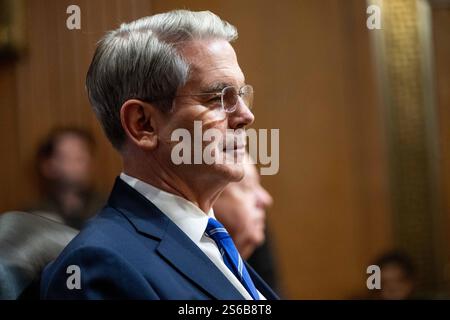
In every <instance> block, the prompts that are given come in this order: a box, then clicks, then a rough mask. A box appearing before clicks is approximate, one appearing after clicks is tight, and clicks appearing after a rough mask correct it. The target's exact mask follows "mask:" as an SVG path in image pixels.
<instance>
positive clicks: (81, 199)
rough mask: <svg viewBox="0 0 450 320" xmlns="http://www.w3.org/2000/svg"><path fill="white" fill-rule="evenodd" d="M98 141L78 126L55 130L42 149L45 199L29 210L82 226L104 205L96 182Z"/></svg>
mask: <svg viewBox="0 0 450 320" xmlns="http://www.w3.org/2000/svg"><path fill="white" fill-rule="evenodd" d="M94 152H95V142H94V139H93V137H92V136H91V135H90V133H89V132H87V131H85V130H83V129H80V128H74V127H64V128H56V129H54V130H53V131H52V132H51V133H50V134H49V135H48V137H47V138H46V139H45V141H44V142H43V143H42V144H41V145H40V147H39V148H38V152H37V155H36V165H37V172H38V175H39V186H40V193H41V198H40V200H39V202H38V203H37V204H35V205H33V206H32V208H30V209H29V210H27V211H32V212H34V213H37V214H40V215H42V216H45V217H48V218H50V219H53V220H56V221H60V222H62V223H65V224H67V225H69V226H71V227H73V228H76V229H80V228H81V227H82V226H83V224H84V222H85V221H86V220H87V219H89V218H90V217H92V216H93V215H94V214H95V213H96V212H97V211H98V210H99V209H100V208H101V207H102V206H103V204H104V200H105V199H104V198H103V197H102V196H100V195H99V194H98V193H97V192H96V191H95V189H94V187H93V184H92V178H91V177H92V163H93V157H94Z"/></svg>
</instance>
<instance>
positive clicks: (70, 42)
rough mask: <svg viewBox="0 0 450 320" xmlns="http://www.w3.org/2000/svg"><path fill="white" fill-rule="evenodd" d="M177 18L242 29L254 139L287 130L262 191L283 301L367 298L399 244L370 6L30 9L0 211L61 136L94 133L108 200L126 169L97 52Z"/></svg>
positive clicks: (4, 116) (156, 2)
mask: <svg viewBox="0 0 450 320" xmlns="http://www.w3.org/2000/svg"><path fill="white" fill-rule="evenodd" d="M70 4H78V5H79V6H80V7H81V14H82V29H81V30H76V31H69V30H67V29H66V28H65V19H66V17H67V14H66V13H65V11H66V8H67V6H68V5H70ZM173 8H190V9H195V10H197V9H209V10H211V11H214V12H215V13H217V14H219V15H220V16H221V17H223V18H225V19H227V20H229V21H230V22H231V23H233V24H234V25H236V26H237V27H238V29H239V33H240V37H239V40H238V41H237V42H236V44H235V47H236V50H237V52H238V57H239V60H240V64H241V67H242V69H243V70H244V72H245V74H246V77H247V82H248V83H251V84H253V86H254V87H255V93H256V101H255V105H256V106H255V115H256V119H257V120H256V122H255V125H254V127H256V128H267V129H271V128H279V129H280V152H281V155H280V171H279V173H278V174H277V175H275V176H266V177H263V183H264V184H265V185H266V187H267V188H268V189H269V191H270V192H271V193H272V194H273V196H274V198H275V205H274V207H273V208H272V209H271V210H270V212H269V223H270V227H271V229H272V231H273V234H274V240H275V245H276V248H277V255H278V257H279V262H280V267H281V271H282V274H283V280H284V285H285V288H286V293H287V296H288V297H290V298H345V297H349V296H351V295H353V294H355V293H356V292H359V291H361V290H363V289H364V288H365V279H366V274H365V269H366V267H367V265H368V264H369V262H370V261H371V259H372V258H373V257H374V256H375V255H376V254H378V253H379V252H381V251H383V250H384V249H385V248H388V247H389V246H390V245H391V242H392V240H391V231H390V219H389V211H388V198H387V195H388V190H387V170H386V156H385V143H384V137H383V132H384V131H383V127H382V122H381V119H382V117H381V115H380V110H381V107H380V106H379V99H378V94H377V88H376V85H375V80H374V79H375V74H374V67H373V64H372V57H371V52H370V41H369V31H368V30H367V29H366V27H365V18H366V14H365V2H364V1H358V0H353V1H337V0H334V1H333V0H327V1H313V0H310V1H297V0H293V1H256V0H255V1H254V0H252V1H194V0H189V1H167V0H166V1H163V0H153V1H150V0H148V1H138V0H134V1H125V0H122V1H121V0H104V1H99V0H93V1H75V0H71V1H57V0H50V1H46V4H45V5H43V4H42V2H41V1H36V0H35V1H32V0H30V1H28V3H27V23H28V28H27V30H28V35H27V36H28V40H29V47H28V53H27V55H25V56H24V57H22V59H20V60H18V61H17V62H16V63H15V64H14V65H11V64H2V65H1V69H0V90H1V92H2V93H1V95H0V102H1V108H0V121H1V126H0V130H1V132H0V133H1V135H0V137H1V138H0V139H2V141H1V143H0V148H1V154H2V158H1V160H0V176H1V177H2V183H1V184H0V194H1V197H2V198H1V200H0V209H1V210H3V211H4V210H7V209H13V208H17V207H20V206H21V205H22V204H23V203H25V202H26V201H28V200H30V199H32V198H33V196H34V194H35V189H34V185H33V184H32V183H31V180H30V178H29V176H30V173H31V171H32V170H31V169H32V167H31V165H30V163H31V161H32V155H33V153H34V151H35V148H36V144H37V143H38V141H39V140H40V139H41V138H42V137H43V136H44V135H45V134H46V133H47V131H48V130H49V129H50V128H51V127H52V126H54V125H65V124H76V125H82V126H86V127H88V128H90V129H91V130H92V131H93V132H94V134H95V136H96V137H97V138H98V140H99V149H100V150H99V154H98V159H97V170H96V181H97V184H98V187H99V188H100V189H101V190H103V191H107V190H109V188H110V186H111V183H112V180H113V178H114V176H115V175H116V174H117V173H118V172H119V170H120V162H119V159H118V157H117V156H116V155H115V153H114V152H113V150H112V148H111V147H110V146H109V144H108V143H107V142H106V140H105V138H104V137H103V134H102V133H101V130H100V128H99V126H98V124H97V122H96V120H95V119H94V117H93V115H92V112H91V111H90V109H89V105H88V101H87V98H86V94H85V92H84V76H85V72H86V70H87V66H88V64H89V61H90V58H91V56H92V53H93V48H94V45H95V42H96V41H97V40H98V39H99V37H100V36H101V35H102V34H103V32H104V31H105V30H107V29H110V28H113V27H115V26H117V25H118V24H119V23H120V22H122V21H124V20H125V21H127V20H131V19H134V18H137V17H140V16H143V15H148V14H151V13H154V12H160V11H164V10H168V9H173Z"/></svg>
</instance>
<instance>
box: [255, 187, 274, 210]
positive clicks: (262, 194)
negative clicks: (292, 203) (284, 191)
mask: <svg viewBox="0 0 450 320" xmlns="http://www.w3.org/2000/svg"><path fill="white" fill-rule="evenodd" d="M258 202H259V204H260V206H261V207H262V208H264V209H266V208H268V207H270V206H272V204H273V198H272V196H271V195H270V193H269V192H268V191H267V190H266V189H264V188H263V187H260V188H259V192H258Z"/></svg>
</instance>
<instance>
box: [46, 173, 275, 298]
mask: <svg viewBox="0 0 450 320" xmlns="http://www.w3.org/2000/svg"><path fill="white" fill-rule="evenodd" d="M71 265H76V266H78V267H79V268H80V269H79V270H80V273H79V274H80V276H81V281H80V284H81V288H80V289H77V288H73V287H72V286H68V285H67V282H68V279H69V277H72V278H70V279H69V283H72V280H73V276H74V275H75V274H74V273H73V271H71V269H69V270H68V267H69V266H71ZM247 268H248V272H249V274H250V276H251V278H252V279H253V282H254V283H255V286H256V288H257V289H258V290H259V291H260V292H261V293H262V294H263V295H264V296H265V297H266V298H267V299H278V297H277V295H276V294H275V293H274V292H273V291H272V290H271V289H270V288H269V286H268V285H267V284H266V283H265V282H264V281H263V280H262V279H261V278H260V277H259V276H258V275H257V274H256V272H255V271H254V270H253V269H252V268H251V267H250V266H249V265H247ZM69 287H70V288H72V289H69ZM41 298H43V299H177V300H180V299H189V300H191V299H226V300H239V299H243V296H242V295H241V294H240V293H239V292H238V291H237V290H236V288H235V287H234V286H233V285H232V284H231V283H230V282H229V281H228V280H227V278H226V277H225V276H224V275H223V274H222V272H221V271H220V270H219V269H218V268H217V267H216V266H215V265H214V263H213V262H212V261H211V260H210V259H209V258H208V257H207V256H206V255H205V254H204V253H203V252H202V251H201V250H200V249H199V248H198V247H197V246H196V245H195V243H194V242H192V241H191V240H190V239H189V238H188V237H187V236H186V235H185V234H184V233H183V232H182V231H181V230H180V229H179V228H178V227H177V226H176V225H175V224H174V223H173V222H172V221H171V220H170V219H169V218H168V217H167V216H166V215H165V214H163V213H162V212H161V211H160V210H159V209H158V208H157V207H156V206H155V205H153V203H151V202H150V201H148V200H147V199H146V198H145V197H144V196H142V195H141V194H140V193H139V192H137V191H136V190H134V189H133V188H132V187H130V186H129V185H128V184H126V183H125V182H124V181H122V180H121V179H120V178H117V179H116V182H115V185H114V188H113V190H112V192H111V195H110V198H109V200H108V203H107V205H106V206H105V207H104V208H103V209H102V210H101V211H100V212H99V214H98V215H97V216H96V217H95V218H93V219H92V220H91V221H90V222H89V223H88V224H87V225H86V227H85V228H83V230H82V231H81V232H80V233H79V234H78V235H77V236H76V237H75V238H74V239H73V240H72V241H71V242H70V243H69V245H68V246H67V247H66V248H65V249H64V250H63V251H62V253H61V254H60V255H59V257H58V258H57V259H56V260H55V261H54V262H52V263H51V264H49V265H48V266H47V267H46V268H45V270H44V272H43V274H42V279H41Z"/></svg>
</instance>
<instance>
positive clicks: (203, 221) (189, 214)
mask: <svg viewBox="0 0 450 320" xmlns="http://www.w3.org/2000/svg"><path fill="white" fill-rule="evenodd" d="M120 178H121V179H122V180H123V181H125V182H126V183H127V184H128V185H130V186H131V187H132V188H134V189H135V190H136V191H137V192H139V193H140V194H142V195H143V196H144V197H145V198H147V200H149V201H151V202H152V203H153V204H154V205H155V206H156V207H158V209H159V210H161V211H162V212H163V213H164V214H165V215H166V216H167V217H169V219H170V220H172V222H174V223H175V224H176V225H177V226H178V228H180V229H181V230H182V231H183V232H184V233H185V234H186V235H187V236H188V237H189V238H190V239H191V240H192V241H193V242H195V243H199V242H200V239H201V238H202V236H203V234H204V232H205V230H206V226H207V225H208V220H209V218H215V217H214V211H213V209H212V208H211V209H210V210H209V212H208V213H207V214H206V213H204V212H203V211H202V210H201V209H200V208H199V207H197V206H196V205H195V204H193V203H192V202H190V201H188V200H186V199H184V198H182V197H179V196H177V195H174V194H171V193H168V192H166V191H163V190H161V189H159V188H157V187H155V186H152V185H151V184H148V183H146V182H144V181H142V180H139V179H138V178H135V177H131V176H129V175H127V174H125V173H123V172H122V173H121V174H120Z"/></svg>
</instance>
